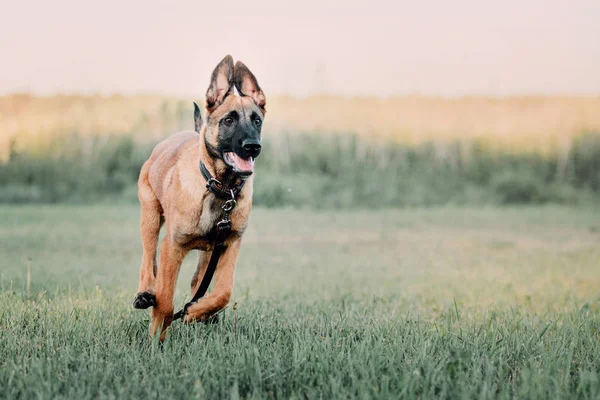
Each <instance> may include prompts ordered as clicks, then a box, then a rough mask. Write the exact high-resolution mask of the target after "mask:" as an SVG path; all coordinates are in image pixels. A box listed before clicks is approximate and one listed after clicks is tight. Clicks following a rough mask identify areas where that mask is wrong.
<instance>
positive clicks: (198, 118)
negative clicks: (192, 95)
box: [194, 102, 202, 133]
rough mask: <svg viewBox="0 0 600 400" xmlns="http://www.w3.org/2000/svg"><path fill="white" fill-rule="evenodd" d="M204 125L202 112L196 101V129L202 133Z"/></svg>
mask: <svg viewBox="0 0 600 400" xmlns="http://www.w3.org/2000/svg"><path fill="white" fill-rule="evenodd" d="M201 127H202V114H200V107H198V104H196V102H194V130H195V131H196V132H198V133H200V128H201Z"/></svg>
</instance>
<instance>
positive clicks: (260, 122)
mask: <svg viewBox="0 0 600 400" xmlns="http://www.w3.org/2000/svg"><path fill="white" fill-rule="evenodd" d="M260 124H262V121H261V120H260V118H256V119H255V120H254V125H256V126H260Z"/></svg>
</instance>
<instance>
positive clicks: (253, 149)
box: [242, 139, 262, 157]
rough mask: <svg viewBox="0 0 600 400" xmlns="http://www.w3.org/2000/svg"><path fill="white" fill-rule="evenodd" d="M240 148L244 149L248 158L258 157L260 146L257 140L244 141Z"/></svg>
mask: <svg viewBox="0 0 600 400" xmlns="http://www.w3.org/2000/svg"><path fill="white" fill-rule="evenodd" d="M242 148H243V149H244V151H245V152H246V154H247V155H248V157H258V155H259V154H260V149H261V148H262V146H261V145H260V142H259V141H258V140H254V139H249V140H244V142H243V143H242Z"/></svg>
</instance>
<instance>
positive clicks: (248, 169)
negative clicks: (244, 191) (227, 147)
mask: <svg viewBox="0 0 600 400" xmlns="http://www.w3.org/2000/svg"><path fill="white" fill-rule="evenodd" d="M223 159H224V160H225V162H226V163H227V164H229V166H230V167H232V168H233V170H234V171H237V172H242V173H245V174H249V173H250V174H251V173H252V171H254V157H248V158H242V157H240V156H238V155H237V154H236V153H235V152H233V151H227V152H225V153H224V154H223Z"/></svg>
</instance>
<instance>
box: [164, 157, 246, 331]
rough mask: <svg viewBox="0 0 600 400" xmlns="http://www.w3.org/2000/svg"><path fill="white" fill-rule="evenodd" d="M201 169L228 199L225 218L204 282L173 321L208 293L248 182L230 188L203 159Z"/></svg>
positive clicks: (215, 189)
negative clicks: (212, 172) (231, 217)
mask: <svg viewBox="0 0 600 400" xmlns="http://www.w3.org/2000/svg"><path fill="white" fill-rule="evenodd" d="M200 171H201V172H202V176H204V179H206V187H207V188H208V190H209V191H210V192H211V193H213V194H214V195H215V196H217V197H218V198H220V199H227V201H225V204H223V207H221V208H222V209H223V212H224V213H223V219H222V220H221V221H219V222H217V225H216V230H217V234H216V236H215V241H214V246H213V251H212V255H211V256H210V261H209V262H208V267H207V268H206V272H205V273H204V276H203V277H202V282H200V286H198V290H196V293H195V294H194V297H192V300H190V301H189V302H188V303H186V305H185V306H183V309H182V310H179V311H178V312H176V313H175V315H174V316H173V321H176V320H178V319H179V318H182V317H183V316H184V315H185V314H186V313H187V309H188V308H189V307H190V306H191V305H192V304H194V303H195V302H197V301H198V299H200V298H201V297H203V296H204V295H205V294H206V291H207V290H208V287H209V286H210V282H211V281H212V278H213V276H214V275H215V271H216V269H217V264H218V263H219V258H221V255H222V254H223V251H224V250H225V249H226V248H227V246H225V241H226V240H227V238H228V237H229V235H230V234H231V220H230V219H229V215H230V214H231V211H232V210H233V209H234V208H235V206H236V204H237V202H236V200H235V199H236V198H237V197H238V195H239V194H240V192H241V191H242V188H243V187H244V183H246V181H245V180H242V181H241V182H240V183H239V184H238V185H234V186H233V187H231V188H228V187H226V186H225V185H224V184H223V183H221V182H220V181H219V180H217V179H216V178H214V177H213V176H211V175H210V172H209V171H208V169H207V168H206V166H205V165H204V163H203V162H202V161H200Z"/></svg>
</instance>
